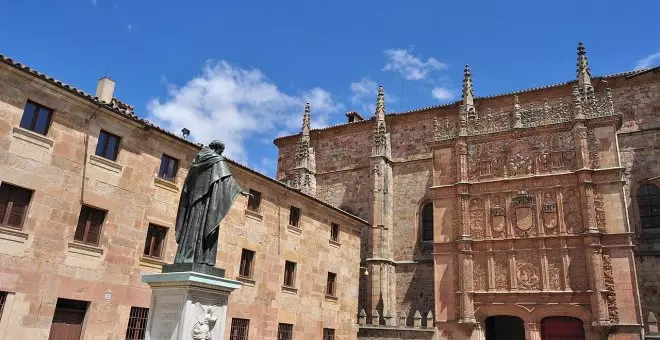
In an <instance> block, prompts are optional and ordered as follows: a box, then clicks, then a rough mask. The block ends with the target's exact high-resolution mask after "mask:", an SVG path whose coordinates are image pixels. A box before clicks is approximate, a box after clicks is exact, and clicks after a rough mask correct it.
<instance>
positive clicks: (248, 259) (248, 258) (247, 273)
mask: <svg viewBox="0 0 660 340" xmlns="http://www.w3.org/2000/svg"><path fill="white" fill-rule="evenodd" d="M252 263H254V251H252V250H248V249H243V252H242V253H241V267H240V269H239V270H238V275H239V276H242V277H248V278H251V277H252Z"/></svg>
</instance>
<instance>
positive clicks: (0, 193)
mask: <svg viewBox="0 0 660 340" xmlns="http://www.w3.org/2000/svg"><path fill="white" fill-rule="evenodd" d="M30 199H32V191H30V190H27V189H23V188H19V187H17V186H13V185H11V184H7V183H2V184H0V224H1V225H4V226H7V227H12V228H18V229H20V228H22V227H23V220H25V215H27V207H28V204H30Z"/></svg>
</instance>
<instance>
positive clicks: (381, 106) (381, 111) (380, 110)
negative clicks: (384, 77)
mask: <svg viewBox="0 0 660 340" xmlns="http://www.w3.org/2000/svg"><path fill="white" fill-rule="evenodd" d="M376 120H378V121H383V120H385V91H383V87H382V86H378V99H376Z"/></svg>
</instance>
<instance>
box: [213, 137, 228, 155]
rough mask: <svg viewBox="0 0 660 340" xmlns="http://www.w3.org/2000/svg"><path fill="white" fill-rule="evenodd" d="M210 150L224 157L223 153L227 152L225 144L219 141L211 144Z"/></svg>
mask: <svg viewBox="0 0 660 340" xmlns="http://www.w3.org/2000/svg"><path fill="white" fill-rule="evenodd" d="M209 148H210V149H211V150H213V151H215V152H216V153H217V154H218V155H222V152H223V151H225V144H223V143H222V142H221V141H219V140H214V141H212V142H211V144H209Z"/></svg>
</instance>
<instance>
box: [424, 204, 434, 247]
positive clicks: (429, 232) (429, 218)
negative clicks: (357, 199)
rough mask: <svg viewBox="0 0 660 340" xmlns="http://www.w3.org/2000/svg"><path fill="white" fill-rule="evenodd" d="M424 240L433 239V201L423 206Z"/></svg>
mask: <svg viewBox="0 0 660 340" xmlns="http://www.w3.org/2000/svg"><path fill="white" fill-rule="evenodd" d="M422 241H433V203H428V204H427V205H425V206H424V208H422Z"/></svg>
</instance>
